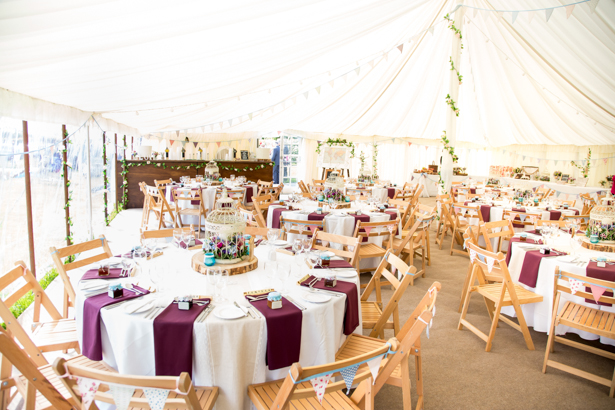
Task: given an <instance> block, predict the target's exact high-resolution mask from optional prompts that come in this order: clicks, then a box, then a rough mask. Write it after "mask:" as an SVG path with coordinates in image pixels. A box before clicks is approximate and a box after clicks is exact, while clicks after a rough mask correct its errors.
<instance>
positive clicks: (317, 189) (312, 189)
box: [307, 184, 325, 192]
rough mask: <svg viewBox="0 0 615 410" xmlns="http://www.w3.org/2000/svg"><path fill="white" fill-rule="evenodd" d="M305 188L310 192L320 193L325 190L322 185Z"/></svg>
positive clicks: (308, 185)
mask: <svg viewBox="0 0 615 410" xmlns="http://www.w3.org/2000/svg"><path fill="white" fill-rule="evenodd" d="M307 188H308V190H309V191H310V192H322V191H324V190H325V187H324V186H323V185H314V184H307Z"/></svg>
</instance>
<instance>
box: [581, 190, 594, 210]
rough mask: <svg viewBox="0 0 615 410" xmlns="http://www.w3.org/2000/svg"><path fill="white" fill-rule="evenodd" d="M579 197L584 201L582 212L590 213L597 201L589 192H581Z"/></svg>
mask: <svg viewBox="0 0 615 410" xmlns="http://www.w3.org/2000/svg"><path fill="white" fill-rule="evenodd" d="M579 197H580V198H581V200H582V201H583V210H582V211H581V214H583V215H589V212H590V211H591V210H592V208H593V207H594V206H596V201H595V200H594V198H592V197H591V196H590V194H588V193H585V194H581V195H579Z"/></svg>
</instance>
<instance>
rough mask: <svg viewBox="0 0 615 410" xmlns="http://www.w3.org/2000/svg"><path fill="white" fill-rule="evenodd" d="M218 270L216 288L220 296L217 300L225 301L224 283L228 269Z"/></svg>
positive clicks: (226, 281) (226, 279) (225, 283)
mask: <svg viewBox="0 0 615 410" xmlns="http://www.w3.org/2000/svg"><path fill="white" fill-rule="evenodd" d="M218 272H219V273H218V275H219V278H218V281H217V282H216V288H217V289H218V293H219V296H220V297H219V300H220V302H226V301H227V299H226V297H225V296H224V289H226V285H227V284H228V269H219V270H218Z"/></svg>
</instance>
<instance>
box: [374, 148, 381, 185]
mask: <svg viewBox="0 0 615 410" xmlns="http://www.w3.org/2000/svg"><path fill="white" fill-rule="evenodd" d="M372 169H373V170H372V178H373V179H374V180H376V179H380V177H379V176H378V144H376V143H375V142H374V144H373V145H372Z"/></svg>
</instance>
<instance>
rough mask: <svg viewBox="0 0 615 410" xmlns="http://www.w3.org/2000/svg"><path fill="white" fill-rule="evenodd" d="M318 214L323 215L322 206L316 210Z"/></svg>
mask: <svg viewBox="0 0 615 410" xmlns="http://www.w3.org/2000/svg"><path fill="white" fill-rule="evenodd" d="M316 213H317V214H318V215H322V208H321V207H320V206H319V207H318V208H316Z"/></svg>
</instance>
